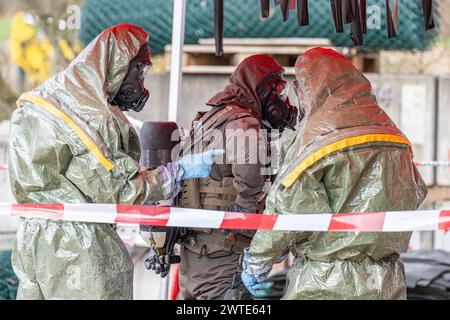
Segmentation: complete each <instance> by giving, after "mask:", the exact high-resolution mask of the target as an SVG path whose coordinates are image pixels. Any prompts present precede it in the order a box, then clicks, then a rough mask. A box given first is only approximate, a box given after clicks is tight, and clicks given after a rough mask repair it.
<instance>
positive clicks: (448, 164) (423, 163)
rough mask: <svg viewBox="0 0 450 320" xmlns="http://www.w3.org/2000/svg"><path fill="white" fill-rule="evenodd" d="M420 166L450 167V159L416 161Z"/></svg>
mask: <svg viewBox="0 0 450 320" xmlns="http://www.w3.org/2000/svg"><path fill="white" fill-rule="evenodd" d="M414 163H415V164H416V166H418V167H450V161H415V162H414Z"/></svg>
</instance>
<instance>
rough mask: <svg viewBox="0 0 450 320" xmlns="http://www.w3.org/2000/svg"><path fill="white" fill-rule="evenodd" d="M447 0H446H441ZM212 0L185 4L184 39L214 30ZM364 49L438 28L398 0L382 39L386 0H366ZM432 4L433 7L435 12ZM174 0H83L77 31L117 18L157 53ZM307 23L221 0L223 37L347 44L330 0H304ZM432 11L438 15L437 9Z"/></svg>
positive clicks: (392, 45) (417, 43)
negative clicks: (428, 26)
mask: <svg viewBox="0 0 450 320" xmlns="http://www.w3.org/2000/svg"><path fill="white" fill-rule="evenodd" d="M443 1H447V0H443ZM213 2H214V1H212V0H189V1H187V7H186V31H185V42H186V43H197V41H198V39H200V38H210V37H212V36H213V31H214V22H213V21H214V20H213V4H214V3H213ZM367 4H368V7H367V9H368V33H367V35H365V39H364V40H365V44H364V49H367V50H380V49H389V50H416V49H419V50H423V49H425V48H427V47H429V45H430V44H431V43H432V42H433V41H434V39H435V37H436V34H437V32H436V31H431V32H428V33H427V32H426V31H425V27H424V20H423V15H422V6H421V1H418V0H399V12H398V17H399V19H398V26H397V38H396V39H393V40H388V39H387V33H386V7H385V0H369V1H367ZM437 9H438V8H437V6H436V7H435V10H436V13H437ZM172 10H173V0H128V1H120V0H86V1H85V5H84V7H83V11H82V23H81V32H80V37H81V39H82V41H83V42H84V43H88V42H89V41H91V40H92V39H93V38H94V37H95V36H96V35H97V34H98V33H99V32H101V31H102V30H104V29H106V28H108V27H110V26H113V25H115V24H119V23H132V24H137V25H139V26H141V27H143V28H144V29H145V30H146V31H147V32H148V33H149V35H150V39H151V42H150V45H151V49H152V51H153V53H161V52H163V50H164V46H165V45H167V44H169V43H170V42H171V33H172ZM309 16H310V25H309V26H305V27H299V26H298V24H297V19H296V17H295V12H291V15H290V18H289V19H288V21H286V22H284V23H283V18H282V14H281V10H280V8H279V7H273V5H272V8H271V15H270V17H269V18H267V19H264V20H263V19H261V8H260V1H258V0H246V1H242V0H226V1H224V21H225V25H224V36H225V37H227V38H271V37H315V38H329V39H330V40H331V41H332V43H333V44H334V45H335V46H345V47H352V46H353V44H352V41H351V39H350V37H349V30H348V27H349V26H346V27H347V28H346V31H345V32H344V33H339V34H338V33H336V32H335V31H334V26H333V19H332V13H331V6H330V1H329V0H315V1H309ZM436 17H437V15H436Z"/></svg>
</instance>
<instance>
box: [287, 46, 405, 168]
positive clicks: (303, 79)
mask: <svg viewBox="0 0 450 320" xmlns="http://www.w3.org/2000/svg"><path fill="white" fill-rule="evenodd" d="M295 76H296V79H297V83H298V85H297V91H298V96H299V99H300V104H301V106H302V107H303V108H304V109H305V112H306V114H305V117H304V119H303V121H302V122H301V124H300V127H299V130H298V131H297V132H296V134H295V135H292V136H291V142H292V145H291V146H292V147H291V148H289V150H288V151H287V152H288V153H289V157H290V158H292V159H297V160H298V161H295V163H293V164H292V166H291V167H289V168H288V169H287V170H288V171H289V170H292V169H293V168H294V167H295V166H297V165H298V163H299V162H301V161H303V160H304V158H305V156H306V155H309V154H311V153H312V152H313V151H314V150H318V149H319V148H322V147H323V146H325V145H327V144H329V143H332V142H335V141H338V140H341V139H343V138H348V137H352V136H355V135H362V134H365V133H377V132H379V133H389V134H393V135H398V136H402V137H404V135H403V133H402V132H401V131H400V130H399V129H398V128H397V127H396V125H395V124H394V123H393V121H392V120H391V119H390V117H389V116H388V115H387V114H386V113H385V112H384V111H383V110H382V109H381V108H380V107H379V106H378V103H377V100H376V97H375V96H374V94H373V92H372V86H371V84H370V81H369V80H368V79H367V78H366V77H365V76H364V75H363V74H362V73H361V72H360V71H359V70H358V69H357V68H356V67H355V66H354V65H353V64H352V62H351V61H350V60H349V59H347V58H346V57H345V56H343V55H342V54H340V53H338V52H337V51H335V50H332V49H324V48H313V49H311V50H308V51H307V52H305V53H304V54H303V55H300V56H299V57H298V58H297V61H296V64H295Z"/></svg>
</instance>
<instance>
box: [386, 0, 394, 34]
mask: <svg viewBox="0 0 450 320" xmlns="http://www.w3.org/2000/svg"><path fill="white" fill-rule="evenodd" d="M386 27H387V34H388V38H389V39H393V38H395V37H397V31H396V30H395V24H394V19H393V18H392V12H391V6H390V4H389V0H386Z"/></svg>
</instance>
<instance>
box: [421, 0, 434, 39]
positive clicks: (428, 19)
mask: <svg viewBox="0 0 450 320" xmlns="http://www.w3.org/2000/svg"><path fill="white" fill-rule="evenodd" d="M422 9H423V18H424V20H425V29H426V30H427V31H428V30H431V29H434V28H435V27H436V24H435V23H434V16H433V0H422Z"/></svg>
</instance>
